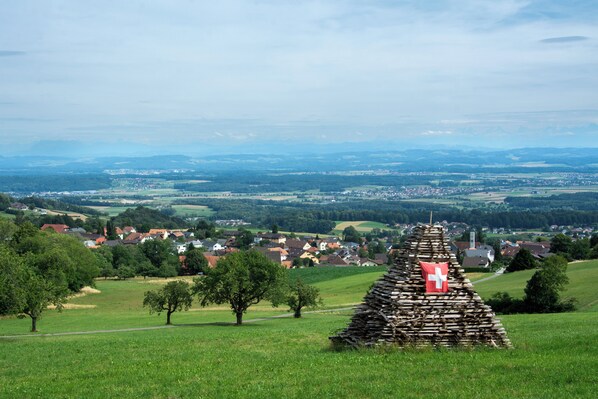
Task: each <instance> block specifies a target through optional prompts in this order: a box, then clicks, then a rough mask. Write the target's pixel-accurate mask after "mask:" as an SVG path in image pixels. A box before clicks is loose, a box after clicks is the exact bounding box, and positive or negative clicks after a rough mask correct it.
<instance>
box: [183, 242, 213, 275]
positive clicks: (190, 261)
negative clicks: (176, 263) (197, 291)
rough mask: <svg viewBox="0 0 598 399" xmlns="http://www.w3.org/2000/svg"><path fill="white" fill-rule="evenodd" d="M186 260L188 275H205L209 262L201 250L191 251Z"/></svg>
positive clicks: (194, 249) (188, 252)
mask: <svg viewBox="0 0 598 399" xmlns="http://www.w3.org/2000/svg"><path fill="white" fill-rule="evenodd" d="M185 256H186V258H185V266H186V268H187V273H189V274H193V275H195V274H200V273H205V271H206V270H207V269H208V266H209V265H208V260H207V259H206V257H205V256H203V253H202V252H201V250H199V249H197V248H193V249H190V250H189V251H187V253H186V255H185Z"/></svg>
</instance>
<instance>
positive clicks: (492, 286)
mask: <svg viewBox="0 0 598 399" xmlns="http://www.w3.org/2000/svg"><path fill="white" fill-rule="evenodd" d="M532 274H534V270H525V271H520V272H515V273H508V274H505V275H503V276H500V277H498V278H495V279H491V280H486V281H482V282H480V283H477V284H476V285H475V288H476V290H477V291H478V293H479V294H480V295H481V296H482V297H483V298H488V297H490V296H492V294H494V293H495V292H497V291H507V292H508V293H509V294H511V295H513V296H515V297H523V289H524V288H525V284H526V283H527V280H529V279H530V278H531V276H532ZM567 275H568V276H569V285H568V286H567V290H566V291H565V292H564V293H563V297H564V298H567V297H573V298H576V299H577V300H578V305H579V308H580V310H598V290H596V288H595V284H596V281H598V261H589V262H576V263H570V264H569V267H568V270H567Z"/></svg>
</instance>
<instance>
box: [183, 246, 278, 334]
mask: <svg viewBox="0 0 598 399" xmlns="http://www.w3.org/2000/svg"><path fill="white" fill-rule="evenodd" d="M194 281H195V285H194V288H193V290H194V292H195V294H197V296H198V297H199V299H200V303H201V305H202V306H206V305H208V304H211V303H216V304H223V303H228V304H230V307H231V310H232V311H233V313H234V314H235V316H236V319H237V325H241V324H242V322H243V314H244V313H245V312H246V311H247V309H248V308H249V307H250V306H251V305H255V304H257V303H259V302H260V301H262V300H264V299H267V300H270V301H272V302H273V305H276V304H278V303H280V302H281V301H282V299H283V298H282V292H283V284H284V281H285V269H283V268H282V267H281V266H280V265H278V264H276V263H274V262H272V261H270V260H268V258H266V256H265V255H263V254H261V253H259V252H257V251H254V250H251V251H240V252H234V253H231V254H229V255H227V256H226V258H224V259H221V260H219V261H218V263H217V264H216V267H214V268H213V269H208V270H207V273H206V275H205V277H200V278H196V279H195V280H194Z"/></svg>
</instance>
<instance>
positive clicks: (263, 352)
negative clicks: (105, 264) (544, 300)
mask: <svg viewBox="0 0 598 399" xmlns="http://www.w3.org/2000/svg"><path fill="white" fill-rule="evenodd" d="M358 269H359V270H358ZM383 273H384V268H346V269H345V268H335V269H333V268H330V269H328V268H312V269H300V270H293V271H291V274H292V275H293V276H300V277H301V278H303V279H304V280H305V281H308V282H310V283H311V284H314V285H316V286H317V287H319V288H320V290H321V293H322V295H323V297H324V301H325V308H327V309H328V310H329V311H327V312H321V313H307V314H305V315H304V318H302V319H298V320H296V319H293V318H289V317H282V318H281V317H276V318H273V317H271V316H280V315H284V314H286V313H287V309H286V308H284V307H281V308H278V309H274V308H272V307H271V306H269V305H268V304H267V303H263V304H259V305H257V306H255V307H253V308H251V309H250V311H249V312H248V314H247V315H246V318H245V320H246V324H245V325H243V326H241V327H235V326H233V325H232V323H233V321H234V317H233V315H232V314H231V313H230V311H229V310H228V309H227V308H226V307H210V308H206V309H202V308H199V307H194V308H193V309H192V310H191V311H189V312H182V313H175V314H174V315H173V322H174V323H175V326H174V327H171V328H163V329H154V330H144V331H120V332H98V333H92V334H87V335H64V336H49V335H48V336H42V337H31V336H28V335H29V333H28V332H27V331H28V327H29V320H27V319H23V320H20V319H16V318H3V319H1V320H0V335H4V336H7V335H19V334H20V335H22V336H19V337H13V338H2V339H0V397H2V398H4V397H6V398H82V397H84V398H113V397H123V398H129V397H140V398H215V397H224V398H227V397H250V398H295V397H297V398H304V397H316V398H320V397H323V398H347V397H349V398H396V397H404V398H419V397H432V398H436V397H438V398H440V397H442V398H505V397H513V398H563V397H567V398H577V397H579V398H582V397H587V398H592V397H595V396H596V395H595V390H596V386H597V384H598V376H597V375H598V314H597V313H596V311H597V310H598V307H597V306H596V304H597V303H598V290H596V289H595V283H596V281H598V262H596V261H592V262H581V263H573V264H571V265H570V266H569V277H570V280H571V283H570V286H569V290H568V291H567V293H566V295H570V296H575V297H577V299H578V300H579V309H580V310H578V311H576V312H573V313H566V314H540V315H510V316H502V317H501V319H502V321H503V324H504V325H505V327H506V329H507V332H508V335H509V337H510V339H511V341H512V342H513V344H514V346H515V349H513V350H493V349H486V348H476V349H452V350H446V349H442V350H437V349H432V348H429V349H423V350H412V349H409V350H401V349H397V348H380V349H372V350H346V351H340V352H337V351H334V350H332V349H331V347H330V345H329V342H328V337H329V336H330V335H332V334H334V333H335V331H338V330H339V329H342V328H343V327H344V326H346V324H347V323H348V321H349V319H350V316H351V314H352V312H351V311H350V310H334V308H337V309H339V308H346V307H349V306H351V305H353V304H356V303H358V302H360V301H361V298H362V297H363V295H364V294H365V293H366V291H367V289H368V287H369V286H370V285H371V284H372V282H373V281H375V280H376V279H377V278H379V277H380V276H381V275H382V274H383ZM530 275H531V273H530V272H517V273H513V274H508V275H503V276H499V277H496V278H493V279H491V280H486V281H482V282H480V283H477V284H476V289H477V290H478V291H479V292H480V294H481V295H482V296H484V297H487V296H489V295H491V294H492V293H494V292H495V291H498V290H503V291H509V292H511V293H512V294H514V295H519V294H522V292H523V287H524V286H525V282H526V280H527V279H528V278H529V276H530ZM163 282H164V280H156V279H151V280H150V279H148V280H143V279H133V280H127V281H113V280H107V281H105V280H98V281H97V284H96V287H97V289H98V290H100V291H101V293H96V294H88V295H86V296H83V297H78V298H74V299H73V300H71V301H70V302H71V304H72V305H71V306H74V305H78V306H79V307H80V308H79V309H66V310H64V311H63V312H62V313H58V312H56V311H47V313H46V314H44V316H43V318H42V319H41V320H40V322H39V325H38V327H39V328H40V330H41V333H39V334H38V335H42V334H44V333H61V332H76V331H88V332H93V331H97V330H109V329H126V328H143V327H160V326H162V325H163V323H164V321H165V317H164V315H162V316H157V315H149V314H148V312H147V311H145V310H144V309H143V308H142V307H141V302H142V296H143V292H144V291H146V290H148V289H152V288H154V287H158V286H159V284H162V283H163ZM81 307H84V308H81Z"/></svg>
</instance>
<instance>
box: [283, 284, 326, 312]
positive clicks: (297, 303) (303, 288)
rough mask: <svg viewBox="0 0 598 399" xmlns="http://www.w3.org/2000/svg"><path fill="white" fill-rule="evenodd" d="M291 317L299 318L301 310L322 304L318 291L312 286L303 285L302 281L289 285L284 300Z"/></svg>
mask: <svg viewBox="0 0 598 399" xmlns="http://www.w3.org/2000/svg"><path fill="white" fill-rule="evenodd" d="M286 303H287V305H289V308H290V310H292V311H293V317H295V318H300V317H301V309H303V308H304V307H312V308H313V307H316V306H318V305H321V304H322V298H321V297H320V290H319V289H318V288H316V287H314V286H312V285H308V284H305V283H304V282H303V280H301V279H296V280H294V281H291V283H290V284H289V293H288V295H287V300H286Z"/></svg>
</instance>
